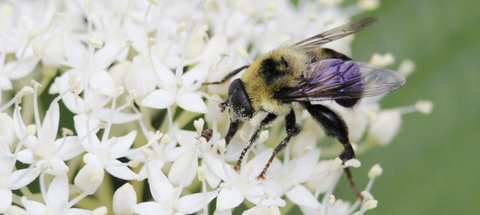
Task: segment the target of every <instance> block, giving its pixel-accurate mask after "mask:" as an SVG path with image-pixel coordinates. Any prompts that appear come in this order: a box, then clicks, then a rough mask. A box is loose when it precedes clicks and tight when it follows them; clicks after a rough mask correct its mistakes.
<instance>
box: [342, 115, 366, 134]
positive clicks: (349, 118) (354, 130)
mask: <svg viewBox="0 0 480 215" xmlns="http://www.w3.org/2000/svg"><path fill="white" fill-rule="evenodd" d="M342 116H343V119H344V120H345V123H347V126H348V128H349V129H348V136H349V138H350V140H351V141H353V142H356V141H359V140H360V139H361V138H362V136H363V135H364V134H365V130H367V125H368V117H367V116H366V115H365V114H364V113H362V112H359V111H350V110H348V111H346V112H345V113H343V114H342Z"/></svg>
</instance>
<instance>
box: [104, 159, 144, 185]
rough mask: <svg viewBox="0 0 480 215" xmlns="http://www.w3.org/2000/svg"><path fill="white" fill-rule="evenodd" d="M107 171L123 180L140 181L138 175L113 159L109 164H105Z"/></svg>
mask: <svg viewBox="0 0 480 215" xmlns="http://www.w3.org/2000/svg"><path fill="white" fill-rule="evenodd" d="M105 170H107V172H108V173H110V174H111V175H113V176H115V177H117V178H120V179H123V180H135V179H138V175H137V173H135V172H133V171H132V170H131V169H130V168H128V167H127V166H126V165H125V164H123V163H122V162H120V161H118V160H115V159H111V160H109V161H108V163H105Z"/></svg>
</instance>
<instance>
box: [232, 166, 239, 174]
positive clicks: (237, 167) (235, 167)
mask: <svg viewBox="0 0 480 215" xmlns="http://www.w3.org/2000/svg"><path fill="white" fill-rule="evenodd" d="M233 169H234V170H235V171H237V172H238V173H240V167H239V166H238V165H235V166H233Z"/></svg>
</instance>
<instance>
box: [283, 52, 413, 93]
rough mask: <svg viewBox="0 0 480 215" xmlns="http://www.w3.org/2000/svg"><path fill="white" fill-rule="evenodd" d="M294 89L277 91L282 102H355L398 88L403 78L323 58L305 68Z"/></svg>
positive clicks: (388, 72) (368, 65)
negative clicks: (343, 100)
mask: <svg viewBox="0 0 480 215" xmlns="http://www.w3.org/2000/svg"><path fill="white" fill-rule="evenodd" d="M303 77H304V79H303V80H302V81H301V83H300V85H299V86H298V87H296V88H289V89H284V90H281V91H279V92H278V93H277V94H275V98H276V99H278V100H280V101H282V102H294V101H310V102H317V101H326V100H336V99H355V98H364V97H372V96H378V95H383V94H386V93H389V92H391V91H394V90H396V89H398V88H400V87H401V86H402V85H403V84H404V83H405V77H403V76H402V75H401V74H400V73H398V72H395V71H393V70H389V69H384V68H380V67H377V66H374V65H371V64H368V63H361V62H355V61H344V60H340V59H326V60H321V61H318V62H315V63H312V64H310V65H308V66H307V68H306V69H305V70H304V71H303Z"/></svg>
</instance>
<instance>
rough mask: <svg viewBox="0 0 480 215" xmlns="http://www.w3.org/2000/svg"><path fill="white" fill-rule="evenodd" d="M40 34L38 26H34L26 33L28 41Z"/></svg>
mask: <svg viewBox="0 0 480 215" xmlns="http://www.w3.org/2000/svg"><path fill="white" fill-rule="evenodd" d="M39 34H40V30H38V28H36V27H34V28H33V29H32V30H30V32H29V33H28V41H32V40H33V39H35V38H36V37H37V36H38V35H39Z"/></svg>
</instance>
